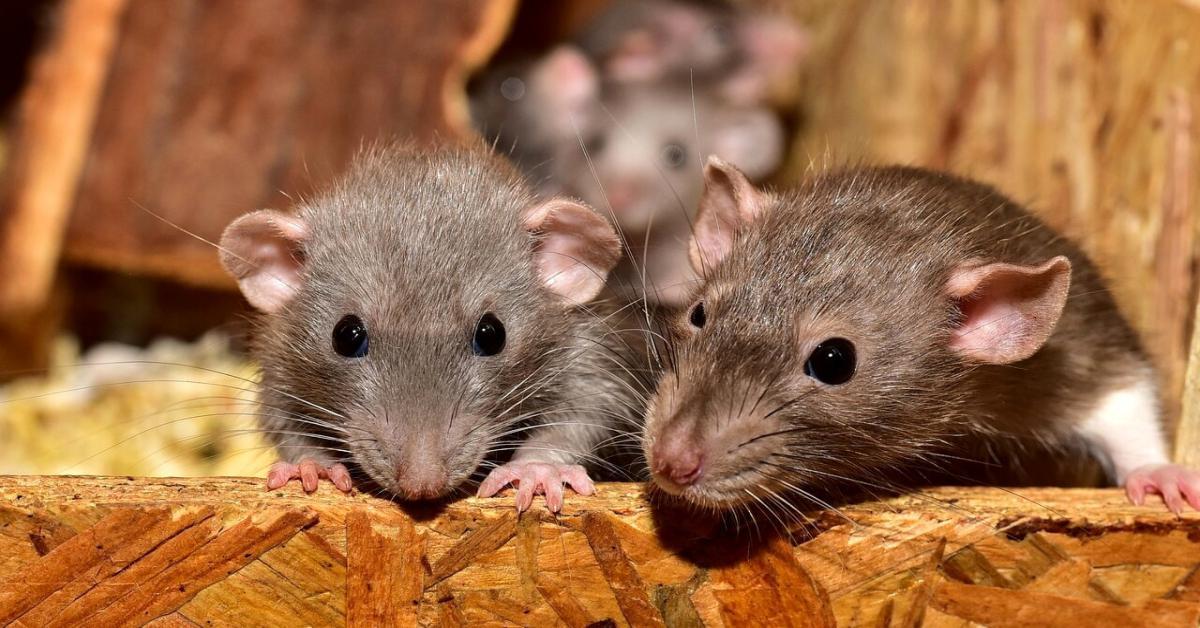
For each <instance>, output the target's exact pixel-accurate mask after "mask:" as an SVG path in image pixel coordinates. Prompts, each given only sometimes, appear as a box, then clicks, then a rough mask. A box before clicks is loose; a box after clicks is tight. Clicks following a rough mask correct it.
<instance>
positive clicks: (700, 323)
mask: <svg viewBox="0 0 1200 628" xmlns="http://www.w3.org/2000/svg"><path fill="white" fill-rule="evenodd" d="M688 321H690V322H691V323H692V326H693V327H695V328H696V329H700V328H701V327H704V323H705V322H707V321H708V316H707V315H705V313H704V301H701V302H699V303H697V304H696V305H694V306H692V313H691V314H688Z"/></svg>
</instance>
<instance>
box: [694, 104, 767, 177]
mask: <svg viewBox="0 0 1200 628" xmlns="http://www.w3.org/2000/svg"><path fill="white" fill-rule="evenodd" d="M711 128H712V152H713V153H714V154H716V155H719V156H720V157H721V159H724V160H726V161H728V162H730V163H733V164H736V165H737V167H738V168H740V169H741V170H742V172H744V173H746V176H748V177H750V178H751V179H757V178H759V177H765V176H767V175H768V174H771V172H772V171H773V170H775V168H777V167H778V166H779V162H781V161H782V160H783V126H782V125H781V124H780V123H779V119H778V118H777V117H776V116H775V114H773V113H771V112H770V111H768V110H767V109H764V108H761V107H753V108H744V109H731V110H728V111H724V112H722V113H720V114H718V115H717V117H716V119H715V120H714V121H713V125H712V127H711Z"/></svg>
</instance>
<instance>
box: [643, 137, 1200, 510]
mask: <svg viewBox="0 0 1200 628" xmlns="http://www.w3.org/2000/svg"><path fill="white" fill-rule="evenodd" d="M691 259H692V262H693V265H694V266H695V267H696V269H697V271H698V272H701V273H702V274H703V275H704V276H705V279H706V281H705V285H704V286H703V288H702V289H700V290H698V291H697V292H696V293H695V295H694V297H693V305H692V306H691V308H690V309H689V310H688V311H686V312H684V313H682V314H680V315H679V316H678V318H677V320H675V321H674V323H673V325H672V327H673V341H674V349H673V355H674V356H675V360H674V362H673V364H670V365H668V369H667V373H666V374H665V376H664V377H663V379H662V381H661V383H660V385H659V388H658V391H657V393H656V395H655V397H654V399H653V400H652V402H651V405H650V409H649V412H648V416H647V419H646V420H647V423H646V431H645V441H644V447H645V453H646V455H647V458H648V462H649V465H650V468H651V470H652V472H653V474H654V481H655V483H656V484H657V485H658V486H659V487H661V488H662V489H663V490H665V491H666V492H668V493H672V494H675V495H678V496H680V497H682V498H683V499H685V500H687V501H688V502H691V503H694V504H698V505H704V506H710V507H715V508H717V509H731V508H737V507H743V506H746V505H748V504H751V503H754V502H760V503H770V502H776V504H777V505H778V503H779V502H780V500H782V499H784V496H787V498H790V499H803V498H810V497H811V496H812V494H813V493H815V492H824V490H823V489H825V488H826V487H829V486H836V485H838V484H843V485H859V486H875V485H877V484H887V483H888V481H887V480H886V478H889V477H894V476H895V475H896V474H897V473H901V472H903V470H906V469H911V468H913V467H914V466H916V467H921V466H931V467H937V466H943V467H953V466H954V465H955V464H956V462H955V459H954V456H956V455H957V456H962V455H963V453H964V452H971V451H974V446H975V444H977V443H979V442H984V443H991V444H993V445H997V446H1002V445H1003V444H1004V443H1011V442H1018V443H1019V442H1022V441H1024V442H1032V443H1038V444H1041V445H1046V446H1048V447H1058V446H1062V447H1071V446H1073V445H1074V444H1078V443H1082V444H1083V445H1085V446H1086V447H1087V448H1089V449H1090V450H1091V451H1092V452H1093V453H1094V454H1095V455H1096V456H1097V457H1098V458H1099V459H1100V460H1101V461H1102V462H1103V463H1104V464H1105V465H1106V466H1107V468H1108V470H1109V472H1110V475H1111V479H1112V480H1114V481H1116V482H1117V483H1121V484H1124V486H1125V488H1126V491H1127V493H1128V495H1129V497H1130V499H1131V500H1133V501H1134V502H1135V503H1141V502H1142V500H1143V498H1144V495H1145V493H1146V492H1157V493H1160V494H1162V496H1163V498H1164V500H1165V502H1166V504H1167V506H1168V507H1170V508H1171V509H1172V510H1173V511H1176V512H1179V511H1180V510H1181V509H1182V508H1183V503H1184V501H1185V500H1186V501H1187V502H1188V503H1190V504H1191V505H1192V506H1193V507H1197V508H1200V475H1198V474H1197V473H1196V472H1193V471H1190V470H1187V469H1184V468H1181V467H1178V466H1175V465H1171V464H1169V463H1168V460H1167V456H1166V449H1165V444H1164V439H1163V436H1162V428H1161V426H1160V418H1159V408H1158V400H1157V389H1156V380H1155V374H1154V371H1153V369H1152V367H1151V364H1150V362H1149V360H1148V359H1147V358H1146V356H1145V354H1144V352H1143V350H1142V349H1141V347H1140V345H1139V342H1138V339H1137V337H1136V335H1135V333H1134V332H1133V331H1132V329H1131V328H1130V326H1129V325H1128V324H1127V322H1126V321H1125V320H1124V318H1123V317H1122V316H1121V314H1120V313H1119V311H1118V309H1117V306H1116V304H1115V302H1114V301H1113V298H1112V296H1111V294H1110V293H1109V291H1108V290H1107V288H1106V286H1105V284H1104V281H1103V280H1102V278H1101V276H1100V274H1099V272H1098V271H1097V269H1096V267H1095V266H1094V265H1093V264H1092V262H1091V261H1090V260H1089V259H1088V257H1087V256H1086V255H1085V254H1084V253H1083V252H1082V251H1081V250H1080V249H1079V248H1078V247H1076V246H1075V245H1073V244H1072V243H1071V242H1069V241H1068V240H1066V239H1064V238H1063V237H1061V236H1060V235H1059V234H1057V233H1055V232H1054V231H1053V230H1051V229H1050V228H1048V227H1047V226H1046V225H1044V224H1043V223H1042V222H1041V221H1039V220H1038V219H1037V218H1035V217H1034V216H1032V215H1031V214H1029V213H1028V212H1027V211H1025V210H1024V209H1023V208H1022V207H1020V206H1019V205H1017V204H1016V203H1014V202H1012V201H1011V200H1009V199H1007V198H1005V197H1004V196H1002V195H1001V194H999V193H998V192H996V191H995V190H993V189H992V188H990V187H988V186H986V185H983V184H980V183H976V182H972V181H968V180H965V179H961V178H957V177H954V176H951V175H947V174H940V173H935V172H930V171H924V170H919V169H914V168H901V167H891V168H850V169H846V170H842V171H835V172H830V173H827V174H823V175H820V176H817V177H815V178H813V179H811V180H809V181H807V182H806V183H804V184H803V185H801V186H799V187H798V188H796V189H792V190H787V191H781V192H778V193H774V192H768V191H763V190H760V189H756V188H755V187H754V186H753V185H752V184H751V183H750V182H749V181H748V180H747V179H746V178H745V176H744V175H742V173H740V172H739V171H738V170H737V169H736V168H734V167H732V166H730V165H728V164H726V163H724V162H722V161H720V160H718V159H715V158H711V159H710V160H709V163H708V165H707V167H706V187H705V192H704V196H703V199H702V201H701V209H700V215H699V216H698V218H697V222H696V231H695V236H694V238H693V240H692V249H691ZM1006 461H1007V460H1006ZM818 489H821V490H819V491H818Z"/></svg>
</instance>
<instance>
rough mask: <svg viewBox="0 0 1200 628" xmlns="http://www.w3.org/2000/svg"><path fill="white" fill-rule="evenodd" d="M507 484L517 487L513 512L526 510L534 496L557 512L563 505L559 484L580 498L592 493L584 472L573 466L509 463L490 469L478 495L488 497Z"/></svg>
mask: <svg viewBox="0 0 1200 628" xmlns="http://www.w3.org/2000/svg"><path fill="white" fill-rule="evenodd" d="M510 484H511V485H513V486H515V487H516V488H517V512H525V511H526V510H529V507H530V506H532V505H533V496H534V495H545V496H546V508H548V509H549V510H550V512H559V511H560V510H562V506H563V485H567V486H570V487H571V488H572V489H573V490H574V491H575V492H576V493H579V494H580V495H591V494H592V493H594V492H596V487H595V485H594V484H592V479H591V478H589V477H588V474H587V470H586V469H584V468H583V467H581V466H579V465H577V464H551V463H547V462H510V463H508V464H506V465H504V466H501V467H496V468H495V469H492V472H491V473H489V474H488V476H487V478H486V479H484V481H483V483H481V484H480V485H479V496H480V497H491V496H493V495H495V494H496V493H498V492H500V490H501V489H503V488H504V487H505V486H508V485H510Z"/></svg>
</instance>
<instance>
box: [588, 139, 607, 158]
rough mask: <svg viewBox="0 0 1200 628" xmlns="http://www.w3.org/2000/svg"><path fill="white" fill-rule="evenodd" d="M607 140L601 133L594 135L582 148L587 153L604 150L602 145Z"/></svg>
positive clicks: (596, 152) (592, 153)
mask: <svg viewBox="0 0 1200 628" xmlns="http://www.w3.org/2000/svg"><path fill="white" fill-rule="evenodd" d="M607 142H608V138H607V137H605V136H603V135H596V136H594V137H592V138H591V139H589V140H588V141H587V142H585V143H584V150H585V152H587V154H589V155H595V154H598V153H599V152H600V151H602V150H604V146H605V145H606V143H607Z"/></svg>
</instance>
